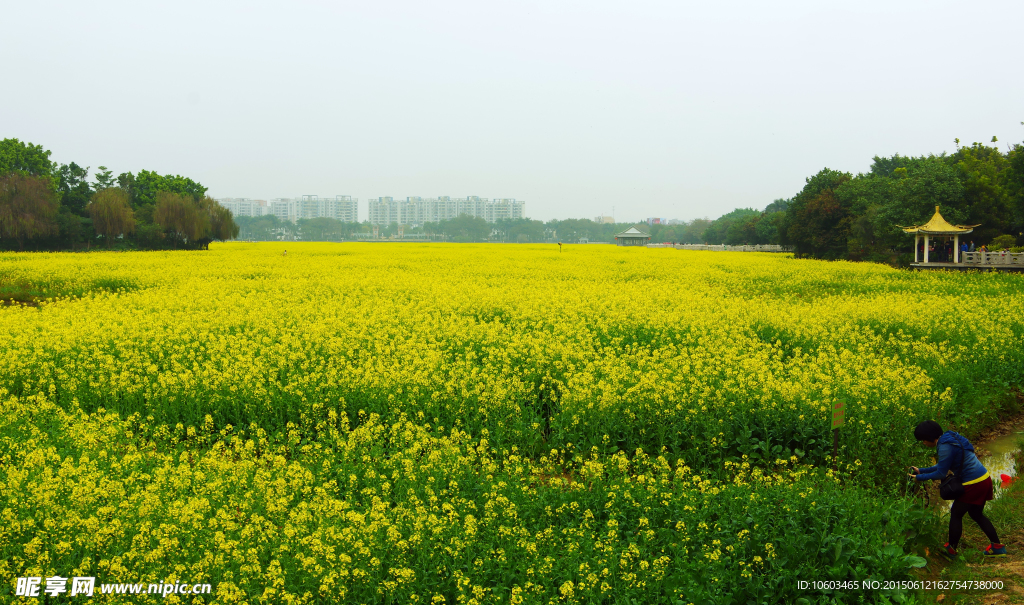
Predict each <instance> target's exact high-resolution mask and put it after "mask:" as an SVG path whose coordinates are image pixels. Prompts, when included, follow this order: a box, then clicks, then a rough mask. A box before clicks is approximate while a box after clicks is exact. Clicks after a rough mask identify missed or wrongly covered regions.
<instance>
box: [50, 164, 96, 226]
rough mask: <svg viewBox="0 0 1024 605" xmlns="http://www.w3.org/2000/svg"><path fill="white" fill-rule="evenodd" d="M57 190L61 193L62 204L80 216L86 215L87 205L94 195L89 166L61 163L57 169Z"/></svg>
mask: <svg viewBox="0 0 1024 605" xmlns="http://www.w3.org/2000/svg"><path fill="white" fill-rule="evenodd" d="M57 175H58V179H59V181H58V185H57V191H58V192H59V193H60V201H61V205H62V206H64V207H65V208H67V209H69V210H71V211H72V212H74V213H75V214H77V215H79V216H85V215H86V214H87V212H86V206H88V205H89V199H90V198H91V197H92V187H90V186H89V181H88V180H87V179H88V177H89V167H88V166H86V167H85V168H82V167H81V166H79V165H78V164H76V163H74V162H71V163H70V164H61V167H60V169H59V170H58V171H57Z"/></svg>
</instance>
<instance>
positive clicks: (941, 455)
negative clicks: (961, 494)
mask: <svg viewBox="0 0 1024 605" xmlns="http://www.w3.org/2000/svg"><path fill="white" fill-rule="evenodd" d="M957 444H959V446H958V445H957ZM961 447H962V448H963V449H961ZM935 449H936V450H937V452H938V453H937V455H936V458H937V459H938V463H937V464H936V465H935V466H929V467H928V468H922V469H920V470H919V471H918V473H917V480H918V481H930V480H932V479H943V478H945V476H946V472H947V471H949V470H950V469H952V470H953V472H954V473H956V475H957V477H958V478H959V479H960V482H961V483H964V484H965V485H966V484H968V483H970V482H972V481H974V480H976V479H984V478H985V476H986V475H988V470H987V469H986V468H985V467H984V466H983V465H982V464H981V461H980V460H978V457H977V456H976V455H975V454H974V446H973V445H971V442H970V441H968V440H967V438H966V437H964V436H963V435H960V434H958V433H956V432H954V431H946V432H945V433H943V434H942V436H941V437H939V442H938V443H937V444H936V447H935ZM961 460H963V465H964V466H963V470H962V471H961V469H960V461H961Z"/></svg>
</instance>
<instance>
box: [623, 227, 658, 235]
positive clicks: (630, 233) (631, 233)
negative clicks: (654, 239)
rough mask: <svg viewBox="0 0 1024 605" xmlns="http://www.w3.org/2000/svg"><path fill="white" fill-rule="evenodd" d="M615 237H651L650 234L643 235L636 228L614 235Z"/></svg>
mask: <svg viewBox="0 0 1024 605" xmlns="http://www.w3.org/2000/svg"><path fill="white" fill-rule="evenodd" d="M615 237H651V234H650V233H644V232H643V231H641V230H639V229H637V228H636V227H630V228H629V229H626V230H625V231H623V232H622V233H617V234H615Z"/></svg>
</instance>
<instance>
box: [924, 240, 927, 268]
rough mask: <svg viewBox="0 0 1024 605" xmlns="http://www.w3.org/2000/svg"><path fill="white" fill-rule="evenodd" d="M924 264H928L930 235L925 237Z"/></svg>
mask: <svg viewBox="0 0 1024 605" xmlns="http://www.w3.org/2000/svg"><path fill="white" fill-rule="evenodd" d="M924 262H925V263H927V262H928V234H925V236H924Z"/></svg>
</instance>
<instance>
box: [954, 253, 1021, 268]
mask: <svg viewBox="0 0 1024 605" xmlns="http://www.w3.org/2000/svg"><path fill="white" fill-rule="evenodd" d="M960 256H961V257H963V258H962V261H963V263H964V264H965V265H1018V266H1024V252H1016V253H1014V252H961V253H960Z"/></svg>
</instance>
